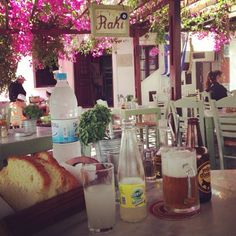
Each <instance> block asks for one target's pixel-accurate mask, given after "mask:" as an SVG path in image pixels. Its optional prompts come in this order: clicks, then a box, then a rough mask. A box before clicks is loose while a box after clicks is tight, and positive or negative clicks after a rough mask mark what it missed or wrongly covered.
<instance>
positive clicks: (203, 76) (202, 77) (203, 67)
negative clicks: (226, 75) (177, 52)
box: [196, 61, 212, 92]
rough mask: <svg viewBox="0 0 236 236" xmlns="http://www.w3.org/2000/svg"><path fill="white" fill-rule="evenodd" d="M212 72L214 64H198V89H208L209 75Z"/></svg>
mask: <svg viewBox="0 0 236 236" xmlns="http://www.w3.org/2000/svg"><path fill="white" fill-rule="evenodd" d="M211 70H212V62H207V61H206V62H205V61H204V62H196V89H199V91H200V92H202V91H204V90H205V89H206V81H207V74H208V72H209V71H211Z"/></svg>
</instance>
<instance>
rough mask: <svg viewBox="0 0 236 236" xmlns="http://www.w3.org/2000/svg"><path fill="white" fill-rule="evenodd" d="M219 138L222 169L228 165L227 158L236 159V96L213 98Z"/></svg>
mask: <svg viewBox="0 0 236 236" xmlns="http://www.w3.org/2000/svg"><path fill="white" fill-rule="evenodd" d="M211 106H212V111H213V119H214V125H215V132H216V138H217V145H218V152H219V160H220V169H224V168H225V167H226V165H227V163H226V160H225V159H226V158H233V159H236V96H229V97H225V98H222V99H220V100H218V101H215V100H211Z"/></svg>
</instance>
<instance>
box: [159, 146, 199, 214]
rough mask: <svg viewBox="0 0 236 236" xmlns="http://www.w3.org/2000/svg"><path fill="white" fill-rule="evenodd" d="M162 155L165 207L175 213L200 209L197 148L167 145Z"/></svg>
mask: <svg viewBox="0 0 236 236" xmlns="http://www.w3.org/2000/svg"><path fill="white" fill-rule="evenodd" d="M161 157H162V178H163V197H164V207H165V209H166V210H167V211H169V212H174V213H190V212H195V211H199V209H200V204H199V195H198V185H197V160H196V151H195V149H191V148H185V147H166V148H164V149H162V152H161Z"/></svg>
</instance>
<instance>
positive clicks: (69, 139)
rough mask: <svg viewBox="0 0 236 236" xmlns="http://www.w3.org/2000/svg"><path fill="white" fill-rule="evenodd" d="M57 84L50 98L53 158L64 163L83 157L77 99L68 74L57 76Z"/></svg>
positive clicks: (58, 74)
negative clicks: (79, 134) (79, 137)
mask: <svg viewBox="0 0 236 236" xmlns="http://www.w3.org/2000/svg"><path fill="white" fill-rule="evenodd" d="M55 77H56V79H57V84H56V86H55V89H54V90H53V92H52V94H51V97H50V104H49V106H50V114H51V124H52V142H53V156H54V157H55V158H56V159H57V161H58V162H59V163H60V162H64V161H66V160H68V159H71V158H73V157H77V156H80V155H81V146H80V142H79V139H78V133H77V130H78V122H79V117H78V115H79V114H78V108H77V99H76V96H75V94H74V92H73V90H72V89H71V88H70V86H69V84H68V82H67V74H66V73H57V74H55Z"/></svg>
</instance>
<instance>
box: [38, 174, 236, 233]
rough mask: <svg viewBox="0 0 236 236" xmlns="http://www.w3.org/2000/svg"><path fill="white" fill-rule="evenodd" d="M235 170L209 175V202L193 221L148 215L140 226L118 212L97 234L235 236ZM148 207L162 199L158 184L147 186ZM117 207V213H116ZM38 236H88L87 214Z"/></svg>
mask: <svg viewBox="0 0 236 236" xmlns="http://www.w3.org/2000/svg"><path fill="white" fill-rule="evenodd" d="M235 179H236V170H214V171H212V193H213V196H212V200H211V202H208V203H205V204H202V205H201V212H200V214H199V215H196V216H194V217H193V218H189V219H185V220H178V221H171V220H162V219H159V218H157V217H155V216H153V215H152V214H151V213H148V216H147V218H146V219H145V220H144V221H142V222H139V223H125V222H123V221H121V220H120V218H119V210H117V219H116V225H115V227H114V229H113V231H111V232H109V233H99V235H104V236H126V235H127V236H128V235H136V236H154V235H157V236H162V235H165V236H189V235H191V236H199V235H204V236H211V235H214V236H223V235H225V236H226V235H232V236H233V235H236V227H235V214H236V204H235V203H236V185H235ZM147 198H148V206H150V205H151V204H152V203H153V202H155V201H156V200H157V199H161V198H162V184H161V180H159V181H158V182H156V183H153V184H148V190H147ZM118 208H119V207H118V204H117V209H118ZM35 235H37V236H54V235H55V236H56V235H63V236H78V235H83V236H87V235H91V233H89V231H88V226H87V218H86V212H85V211H83V212H82V213H80V214H77V215H74V216H73V217H70V218H68V219H67V220H65V221H62V222H60V223H58V224H56V225H53V226H51V227H49V228H47V229H45V230H43V231H41V232H40V233H38V234H35Z"/></svg>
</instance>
